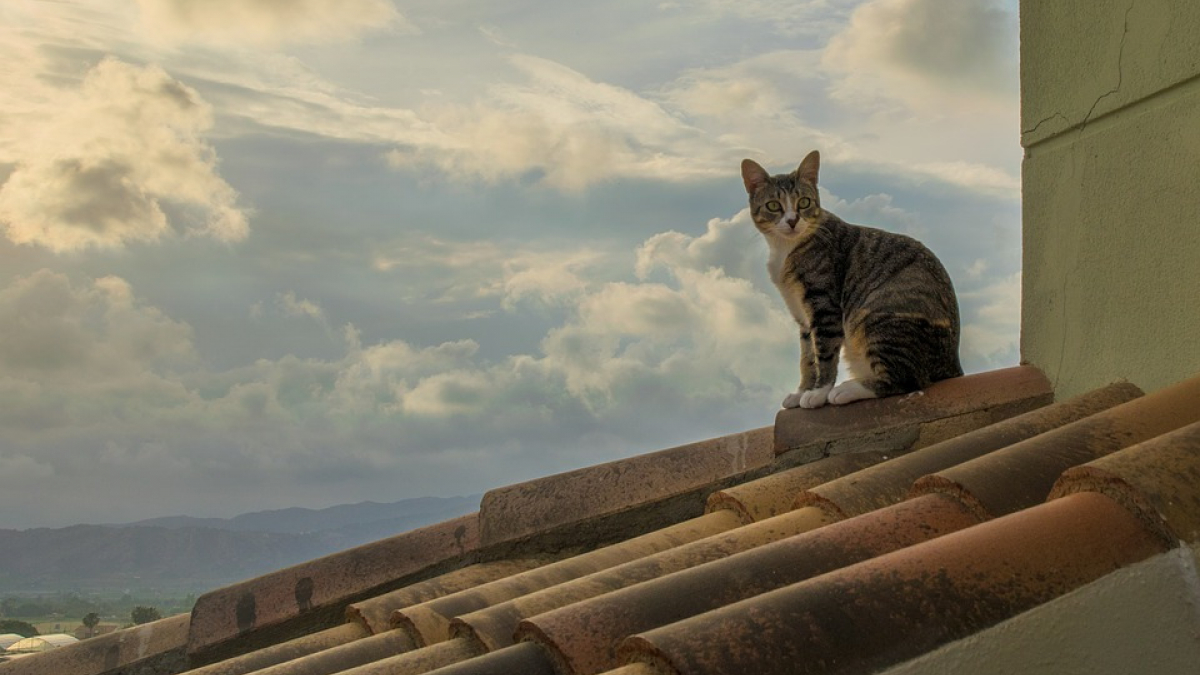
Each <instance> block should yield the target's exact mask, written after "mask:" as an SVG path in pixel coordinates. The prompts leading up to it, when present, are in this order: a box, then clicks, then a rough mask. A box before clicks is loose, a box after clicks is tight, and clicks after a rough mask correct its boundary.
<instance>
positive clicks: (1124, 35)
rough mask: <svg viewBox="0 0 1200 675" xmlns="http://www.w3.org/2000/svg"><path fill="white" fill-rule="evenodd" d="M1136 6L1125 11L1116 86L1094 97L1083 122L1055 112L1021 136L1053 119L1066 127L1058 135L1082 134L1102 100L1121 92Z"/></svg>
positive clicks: (1035, 130)
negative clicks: (1059, 120)
mask: <svg viewBox="0 0 1200 675" xmlns="http://www.w3.org/2000/svg"><path fill="white" fill-rule="evenodd" d="M1136 4H1137V1H1136V0H1132V1H1131V2H1130V3H1129V7H1127V8H1126V9H1125V19H1124V25H1123V27H1122V30H1121V43H1120V45H1119V46H1118V48H1117V84H1116V86H1114V87H1113V88H1112V89H1109V90H1108V91H1106V92H1104V93H1103V94H1100V95H1099V96H1098V97H1096V100H1095V101H1093V102H1092V106H1091V107H1090V108H1088V111H1087V114H1086V115H1084V117H1083V120H1082V121H1080V122H1079V123H1077V124H1072V123H1071V120H1070V118H1068V117H1067V116H1066V115H1064V114H1063V113H1061V112H1057V111H1056V112H1054V114H1052V115H1049V116H1047V117H1044V118H1042V119H1040V120H1038V121H1037V123H1036V124H1034V125H1033V126H1032V127H1031V128H1029V129H1022V130H1021V135H1022V136H1025V135H1028V134H1032V133H1035V132H1037V130H1038V129H1040V128H1041V127H1042V125H1043V124H1046V123H1047V122H1050V121H1051V120H1055V119H1061V120H1062V121H1063V122H1064V123H1065V124H1066V125H1067V127H1066V128H1065V129H1063V130H1062V131H1061V132H1059V133H1066V132H1068V131H1070V130H1071V129H1076V130H1077V131H1078V132H1079V133H1083V131H1084V129H1085V128H1086V127H1087V125H1088V123H1090V122H1091V121H1092V116H1093V115H1095V114H1096V108H1097V107H1098V106H1099V105H1100V104H1101V103H1102V102H1103V101H1104V99H1106V98H1108V97H1109V96H1114V95H1116V94H1117V93H1119V92H1120V91H1121V85H1122V84H1123V83H1124V81H1125V42H1126V39H1127V38H1128V37H1129V15H1130V14H1131V13H1132V12H1133V8H1134V6H1135V5H1136ZM1043 140H1045V139H1043Z"/></svg>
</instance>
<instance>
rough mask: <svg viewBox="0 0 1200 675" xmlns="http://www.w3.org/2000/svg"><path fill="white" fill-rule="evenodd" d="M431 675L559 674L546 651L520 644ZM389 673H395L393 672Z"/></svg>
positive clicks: (438, 670) (534, 646)
mask: <svg viewBox="0 0 1200 675" xmlns="http://www.w3.org/2000/svg"><path fill="white" fill-rule="evenodd" d="M430 673H431V675H432V674H433V673H436V674H437V675H560V674H559V673H558V672H557V671H555V670H554V665H553V663H552V662H551V661H550V659H549V658H547V656H546V653H545V652H543V651H542V650H541V649H539V648H538V647H537V646H536V645H532V644H522V645H516V646H514V647H509V648H507V649H504V650H501V651H498V652H492V653H491V654H488V655H487V658H486V659H484V658H478V659H472V660H471V661H467V662H460V663H456V664H453V665H449V666H446V667H444V668H439V669H437V670H434V671H430ZM391 675H395V674H394V673H393V674H391Z"/></svg>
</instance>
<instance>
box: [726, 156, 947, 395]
mask: <svg viewBox="0 0 1200 675" xmlns="http://www.w3.org/2000/svg"><path fill="white" fill-rule="evenodd" d="M820 164H821V155H820V153H819V152H817V151H816V150H814V151H812V152H810V153H809V154H808V155H807V156H806V157H805V158H804V160H803V161H802V162H800V166H799V167H798V168H797V169H796V170H795V171H794V172H792V173H790V174H785V175H777V176H771V175H770V174H768V173H767V172H766V170H765V169H763V168H762V167H761V166H760V165H759V164H758V163H756V162H754V161H752V160H749V159H747V160H743V161H742V180H743V181H744V182H745V185H746V192H747V193H748V194H749V195H750V215H751V218H752V219H753V220H754V224H755V226H756V227H758V230H759V231H760V232H762V234H763V236H764V237H765V238H766V240H767V245H768V246H769V248H770V256H769V258H768V261H767V271H768V273H769V274H770V276H771V280H772V281H773V282H774V283H775V286H776V288H778V289H779V293H780V294H781V295H782V296H783V300H784V302H785V303H786V304H787V307H788V309H789V310H790V311H791V314H792V317H793V318H795V320H796V323H797V324H799V325H800V386H799V387H798V388H797V389H796V393H794V394H789V395H788V396H787V398H785V399H784V400H783V407H784V408H797V407H798V408H819V407H821V406H823V405H825V404H826V403H830V404H833V405H842V404H846V403H850V402H853V401H858V400H861V399H867V398H878V397H884V396H894V395H898V394H906V393H910V392H914V391H918V390H921V389H924V388H925V387H927V386H929V384H930V383H932V382H936V381H938V380H944V379H946V378H950V377H957V376H959V375H962V374H963V369H962V365H961V364H960V362H959V358H958V341H959V331H960V329H959V317H958V299H957V297H956V296H955V294H954V286H953V284H952V282H951V281H950V275H949V274H947V273H946V268H945V267H944V266H943V265H942V263H941V262H940V261H939V260H938V259H937V257H936V256H935V255H934V254H933V253H932V252H931V251H930V250H929V249H928V248H926V247H925V246H924V245H923V244H921V243H920V242H919V241H917V240H915V239H913V238H911V237H906V236H904V235H901V234H895V233H892V232H885V231H883V230H877V229H874V228H870V227H862V226H859V225H851V224H849V223H846V222H844V221H842V219H840V218H838V217H837V216H835V215H834V214H832V213H830V212H829V211H826V210H824V209H822V208H821V197H820V195H819V194H818V192H817V173H818V171H819V170H820ZM839 350H841V351H844V356H845V361H846V366H847V370H848V371H849V374H850V378H851V379H848V380H846V381H844V382H842V383H841V384H838V385H837V386H834V383H835V382H836V381H837V370H838V352H839Z"/></svg>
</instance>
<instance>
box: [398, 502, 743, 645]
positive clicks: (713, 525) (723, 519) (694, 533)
mask: <svg viewBox="0 0 1200 675" xmlns="http://www.w3.org/2000/svg"><path fill="white" fill-rule="evenodd" d="M740 524H741V520H740V519H739V518H738V517H737V516H736V515H735V514H733V513H730V512H728V511H720V512H716V513H710V514H706V515H704V516H701V517H699V518H693V519H691V520H688V521H685V522H683V523H679V524H677V525H673V526H670V527H666V528H663V529H661V530H657V531H655V532H651V533H649V534H644V535H642V536H640V537H635V538H633V539H629V540H626V541H623V542H620V543H618V544H614V545H612V546H607V547H604V548H601V549H597V550H594V551H589V552H587V553H583V554H580V555H577V556H574V557H572V558H567V559H565V560H560V561H557V562H554V563H551V564H549V565H544V566H542V567H538V568H536V569H532V570H529V571H527V572H522V573H520V574H514V575H512V576H509V577H505V578H503V579H498V580H496V581H492V582H489V583H485V584H481V585H479V586H476V587H474V588H470V589H467V590H464V591H460V592H458V593H453V594H451V595H447V596H445V597H443V598H438V599H436V600H430V601H429V602H425V603H421V604H419V605H413V606H412V607H407V608H404V609H401V610H397V611H396V612H395V614H393V617H392V623H393V625H394V626H396V627H397V628H399V629H402V630H405V631H407V632H408V633H409V634H410V635H411V636H412V638H413V640H414V641H415V642H416V643H417V644H419V645H426V644H433V643H436V642H441V641H443V640H446V639H448V638H449V637H450V619H452V618H454V617H456V616H458V615H460V614H465V613H467V612H471V611H474V610H477V609H482V608H484V607H488V606H491V605H493V604H496V603H498V602H503V601H505V600H510V599H512V598H515V597H519V596H522V595H525V594H527V593H532V592H533V591H537V590H541V589H543V588H548V587H550V586H553V585H555V584H560V583H563V582H565V581H570V580H571V579H575V578H578V577H581V576H584V575H586V574H591V573H592V572H597V571H599V570H603V569H608V568H609V567H613V566H614V565H619V564H621V563H625V562H629V561H630V560H636V559H638V558H642V557H645V556H647V555H650V554H652V553H657V552H659V551H663V550H666V549H669V548H674V547H676V546H679V545H681V544H685V543H687V542H691V541H696V540H698V539H703V538H704V537H707V536H709V535H712V534H716V533H718V532H724V531H726V530H729V529H732V528H734V527H737V526H738V525H740Z"/></svg>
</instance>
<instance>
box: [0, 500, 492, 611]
mask: <svg viewBox="0 0 1200 675" xmlns="http://www.w3.org/2000/svg"><path fill="white" fill-rule="evenodd" d="M479 499H480V496H479V495H474V496H468V497H422V498H417V499H405V500H401V501H398V502H391V503H383V504H381V503H378V502H360V503H358V504H344V505H340V506H332V507H329V508H325V509H304V508H288V509H279V510H274V511H259V512H255V513H246V514H243V515H240V516H236V517H233V518H193V517H189V516H170V517H165V518H152V519H149V520H141V521H137V522H134V523H124V524H112V525H73V526H70V527H63V528H37V529H30V530H0V592H21V593H26V592H39V591H45V592H59V591H97V592H104V591H109V592H111V591H130V590H139V589H151V590H155V591H159V592H168V591H176V592H177V591H183V592H199V591H203V590H207V589H209V588H213V587H216V586H221V585H225V584H228V583H232V582H234V581H239V580H241V579H246V578H250V577H254V576H258V575H260V574H264V573H266V572H270V571H272V570H277V569H280V568H282V567H287V566H289V565H294V564H297V563H300V562H304V561H306V560H311V559H313V558H318V557H320V556H323V555H328V554H330V553H334V552H336V551H341V550H344V549H347V548H351V547H353V546H358V545H360V544H365V543H368V542H372V541H375V540H378V539H383V538H385V537H389V536H392V535H395V534H399V533H401V532H406V531H408V530H411V529H414V528H418V527H422V526H425V525H429V524H432V523H436V522H440V521H442V520H446V519H448V518H453V517H455V516H459V515H463V514H465V513H470V512H472V511H474V510H476V509H477V508H479Z"/></svg>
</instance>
